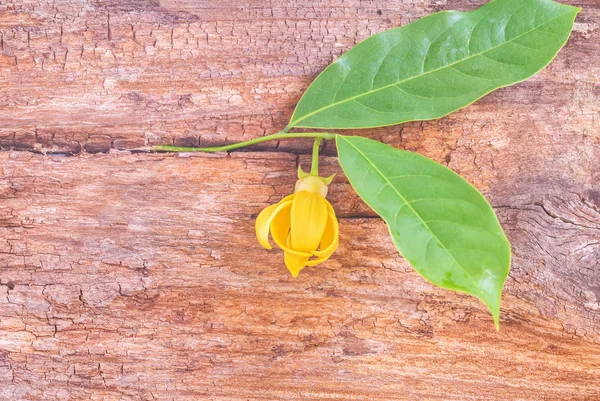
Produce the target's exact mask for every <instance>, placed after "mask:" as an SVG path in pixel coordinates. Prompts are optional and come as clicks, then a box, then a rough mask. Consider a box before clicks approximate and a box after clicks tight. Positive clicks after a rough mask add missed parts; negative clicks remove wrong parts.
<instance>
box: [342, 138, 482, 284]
mask: <svg viewBox="0 0 600 401" xmlns="http://www.w3.org/2000/svg"><path fill="white" fill-rule="evenodd" d="M337 138H339V139H342V140H344V141H346V143H348V144H349V145H350V146H352V147H353V148H354V149H356V151H357V152H358V153H359V154H360V155H361V156H362V157H363V158H364V159H365V160H366V161H367V162H368V163H369V164H370V165H371V166H372V167H373V168H374V169H375V171H376V172H377V173H378V174H379V175H380V176H381V177H382V178H383V179H384V180H385V182H387V184H388V185H389V186H390V187H392V188H393V189H394V191H395V192H396V194H398V196H399V197H400V199H402V201H403V202H404V203H405V204H406V205H407V206H408V207H409V208H410V210H411V211H412V212H413V213H414V215H415V216H417V218H418V219H419V220H420V221H421V223H423V226H425V228H427V231H429V233H430V234H431V236H432V237H433V238H435V240H436V241H437V242H438V244H440V246H441V247H442V248H444V250H445V251H446V252H447V253H448V255H450V257H451V258H452V259H453V260H454V262H455V263H456V265H457V266H458V267H460V268H461V269H462V271H464V272H465V273H466V274H467V275H468V276H469V278H470V279H471V284H472V285H476V283H477V281H476V280H475V278H474V277H473V276H472V275H471V274H470V273H469V272H468V271H467V270H466V269H465V268H464V267H463V265H461V264H460V262H459V261H458V260H457V259H456V257H455V256H454V255H453V254H452V252H450V250H449V249H448V248H447V247H446V245H444V243H443V242H442V241H441V240H440V239H439V238H438V237H437V235H435V233H434V232H433V230H432V229H431V227H429V225H428V224H427V223H426V222H425V220H423V218H422V217H421V216H420V215H419V213H417V211H416V210H415V209H414V208H413V207H412V205H411V204H410V203H409V202H408V200H407V199H406V198H405V197H404V196H402V194H401V193H400V192H399V191H398V189H397V188H396V187H395V186H394V185H392V183H391V182H390V180H388V179H387V177H386V176H385V175H384V174H383V173H382V172H381V170H379V169H378V168H377V166H376V165H375V164H374V163H373V162H372V161H371V159H369V158H368V157H367V155H366V154H364V152H363V151H361V150H360V149H359V148H357V147H356V146H355V145H354V144H353V143H352V142H350V141H349V140H347V139H346V138H345V137H344V136H343V135H337ZM388 224H389V223H388Z"/></svg>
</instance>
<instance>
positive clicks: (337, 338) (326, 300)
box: [0, 0, 600, 401]
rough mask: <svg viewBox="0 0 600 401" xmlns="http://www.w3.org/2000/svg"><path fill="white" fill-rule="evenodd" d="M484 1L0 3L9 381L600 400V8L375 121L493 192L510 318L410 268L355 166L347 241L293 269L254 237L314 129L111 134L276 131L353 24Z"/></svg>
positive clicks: (34, 390) (154, 389) (5, 393)
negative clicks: (430, 113) (548, 43)
mask: <svg viewBox="0 0 600 401" xmlns="http://www.w3.org/2000/svg"><path fill="white" fill-rule="evenodd" d="M483 2H484V1H483V0H481V1H480V0H477V1H467V0H449V1H434V0H418V1H392V0H389V1H385V0H377V1H361V0H347V1H344V2H342V1H311V0H297V1H282V2H276V3H269V4H267V3H265V2H263V1H258V0H252V1H247V2H244V4H240V3H239V2H236V1H233V0H227V1H202V2H196V1H188V0H178V1H173V0H168V1H161V2H160V3H159V2H156V1H144V0H135V1H132V0H128V1H124V2H118V1H93V2H83V1H80V0H75V1H63V0H59V1H53V2H46V1H42V2H40V1H32V2H24V1H8V2H2V3H0V147H1V148H2V149H9V150H10V149H12V150H15V151H16V152H3V153H0V160H1V161H0V163H1V164H2V167H3V170H2V177H1V178H0V198H1V202H0V233H1V234H0V239H2V241H0V261H1V262H0V263H1V265H0V399H1V400H4V399H6V400H22V399H27V400H54V399H56V400H66V399H75V400H79V399H92V400H99V399H105V400H113V399H114V400H154V399H158V400H171V399H176V400H204V399H206V400H209V399H210V400H240V401H241V400H259V399H263V400H273V399H285V400H293V399H361V400H362V399H372V400H391V399H393V400H403V399H405V400H415V399H419V400H420V399H423V400H482V401H483V400H486V401H488V400H542V399H543V400H578V401H580V400H590V401H592V400H593V401H595V400H597V399H600V385H599V384H598V377H599V376H600V368H599V366H600V357H599V355H600V352H599V351H600V350H599V347H600V303H599V302H600V301H599V300H600V264H599V260H600V188H599V185H598V183H599V182H600V170H599V169H598V168H597V166H598V162H599V160H600V129H599V128H598V127H599V121H598V116H599V115H600V100H599V97H600V85H599V81H598V77H599V76H600V29H599V26H600V1H598V0H587V1H579V2H571V1H567V2H568V3H571V4H574V5H579V6H582V7H583V8H584V10H583V12H582V13H581V15H580V16H579V17H578V18H577V21H576V24H575V32H574V34H573V36H572V38H571V39H570V41H569V43H568V44H567V46H566V47H565V48H564V49H563V50H562V51H561V53H560V54H559V56H558V58H557V59H556V60H555V61H554V62H553V63H552V64H551V65H550V66H549V67H548V68H547V69H545V70H544V71H543V72H542V73H540V74H539V75H537V76H536V77H534V78H533V79H531V80H528V81H526V82H524V83H521V84H518V85H516V86H513V87H510V88H505V89H502V90H500V91H497V92H495V93H494V94H492V95H489V96H487V97H485V98H484V99H482V100H480V101H479V102H477V103H475V104H474V105H472V106H469V107H467V108H465V109H464V110H461V111H459V112H457V113H455V114H453V115H450V116H448V117H446V118H443V119H440V120H437V121H430V122H422V123H421V122H417V123H408V124H404V125H402V126H398V127H390V128H385V129H378V130H370V131H365V132H361V134H366V135H368V136H370V137H372V138H374V139H379V140H382V141H384V142H386V143H389V144H393V145H396V146H399V147H401V148H404V149H408V150H413V151H418V152H420V153H422V154H424V155H426V156H429V157H431V158H433V159H435V160H437V161H439V162H441V163H445V164H447V165H448V166H449V167H451V168H452V169H454V170H455V171H457V172H459V173H460V174H462V175H463V176H465V177H466V178H467V179H469V180H470V181H471V182H473V183H474V184H475V185H476V186H477V187H478V188H479V189H481V190H482V191H484V193H485V194H486V196H487V197H488V199H490V200H491V202H492V204H493V205H494V206H495V207H496V211H497V212H498V214H499V216H500V219H501V222H502V224H503V226H504V227H505V229H506V231H507V233H508V235H509V237H510V239H511V242H512V244H513V254H514V255H513V265H512V272H511V275H510V277H509V279H508V282H507V286H506V295H505V297H504V298H503V304H502V316H501V318H502V322H501V325H502V331H501V332H500V333H496V332H495V331H494V330H493V326H492V324H491V318H490V317H489V316H488V314H487V312H486V311H485V309H484V307H483V306H482V305H481V304H480V303H479V302H478V301H476V300H474V299H472V298H469V297H467V296H464V295H459V294H455V293H452V292H449V291H444V290H439V289H435V288H433V287H432V286H431V285H429V284H428V283H427V282H425V281H424V280H423V279H421V278H420V277H419V276H418V275H417V274H416V273H414V272H413V271H412V269H411V268H410V267H409V266H408V265H407V264H406V263H405V262H404V261H403V260H402V259H401V258H400V257H399V256H398V254H397V252H396V251H395V249H394V247H393V246H392V244H391V242H390V241H389V239H388V237H387V230H386V228H385V226H384V224H383V223H382V222H381V221H380V220H378V219H376V218H373V217H374V215H373V213H372V212H371V211H369V210H368V208H366V207H365V205H363V204H362V203H361V202H360V201H359V200H358V199H357V197H356V196H355V195H354V194H353V193H352V191H351V190H350V188H349V187H348V184H347V182H346V181H345V180H344V177H343V176H341V175H340V176H339V177H338V178H337V179H336V181H335V183H334V185H333V186H332V188H331V196H330V199H331V200H332V202H333V204H334V207H335V208H336V210H337V211H338V214H339V215H340V216H341V217H342V218H341V226H342V244H341V246H340V250H339V251H338V252H337V253H336V255H335V256H334V258H332V259H331V260H330V261H328V262H327V263H326V264H324V265H322V266H320V267H318V268H314V269H308V270H306V271H305V272H303V273H302V274H301V275H300V277H299V278H298V279H296V280H292V279H291V278H290V277H289V276H288V274H287V273H286V271H285V268H284V267H283V263H282V260H281V254H280V253H278V252H276V251H274V252H271V253H269V252H266V251H264V250H262V249H261V248H260V247H259V246H258V245H257V244H256V241H255V240H254V238H253V217H254V216H255V215H256V214H257V213H258V212H259V211H260V210H261V208H262V207H264V206H265V205H266V204H268V203H272V202H275V201H278V200H279V199H280V198H281V197H282V196H284V195H285V194H287V193H289V192H290V191H291V189H292V187H293V182H294V173H295V168H296V165H297V163H298V162H301V163H303V164H305V163H307V160H306V159H305V157H304V156H302V155H301V154H303V153H307V152H308V150H309V149H310V141H292V142H282V143H279V144H277V143H275V144H266V145H264V146H262V147H259V148H255V149H253V150H269V151H277V152H278V153H273V152H269V153H257V152H247V153H236V154H232V155H230V156H224V155H213V156H206V155H204V156H202V155H193V156H189V155H188V156H174V155H156V154H154V155H147V154H130V153H129V152H116V153H115V152H114V150H113V149H131V148H135V147H138V146H141V145H146V144H153V143H169V142H172V143H176V144H182V145H197V144H199V143H200V144H206V145H208V144H222V143H227V142H233V141H238V140H243V139H250V138H252V137H255V136H259V135H264V134H266V133H272V132H276V131H278V130H279V129H281V128H282V127H283V126H284V125H285V124H286V122H287V120H288V119H289V117H290V115H291V112H292V109H293V107H294V105H295V103H296V102H297V100H298V99H299V97H300V96H301V93H302V91H303V90H305V89H306V87H307V86H308V84H309V83H310V81H311V80H312V79H313V78H314V76H315V75H316V74H317V73H318V72H319V71H321V70H322V68H324V67H325V66H326V65H327V64H328V63H330V62H331V60H332V59H334V58H335V57H337V56H338V55H340V54H341V53H343V52H344V51H345V50H347V49H348V48H349V47H351V46H352V45H353V44H354V43H356V42H357V41H358V40H361V39H363V38H365V37H366V36H368V35H370V34H372V33H375V32H378V31H380V30H383V29H386V28H390V27H393V26H398V25H400V24H405V23H408V22H411V21H413V20H414V19H416V18H419V17H421V16H424V15H426V14H429V13H431V12H433V11H438V10H441V9H459V10H470V9H473V8H474V7H476V6H478V5H480V4H482V3H483ZM111 150H112V151H111ZM30 151H33V152H36V153H37V154H34V153H30ZM109 151H111V153H109V154H107V155H96V156H93V155H90V153H99V152H109ZM40 153H42V154H52V153H56V154H68V155H77V156H76V157H59V156H43V155H41V154H40ZM324 153H326V154H328V155H332V156H335V150H334V148H333V147H332V146H331V144H329V143H328V144H325V146H324ZM297 154H300V156H296V155H297ZM323 162H324V163H325V166H326V167H325V171H326V172H331V173H333V172H339V167H337V165H336V161H335V157H331V158H325V160H324V161H323ZM242 252H243V253H242Z"/></svg>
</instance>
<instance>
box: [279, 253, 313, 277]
mask: <svg viewBox="0 0 600 401" xmlns="http://www.w3.org/2000/svg"><path fill="white" fill-rule="evenodd" d="M283 260H284V261H285V265H286V267H287V268H288V270H289V271H290V273H292V276H293V277H296V276H298V273H300V270H302V269H304V266H306V262H307V261H308V256H299V255H296V254H293V253H289V252H285V254H284V257H283Z"/></svg>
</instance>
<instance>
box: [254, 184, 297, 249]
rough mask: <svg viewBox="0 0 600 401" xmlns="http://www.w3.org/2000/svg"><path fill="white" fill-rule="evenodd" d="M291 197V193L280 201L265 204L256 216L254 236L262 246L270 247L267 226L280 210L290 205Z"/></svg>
mask: <svg viewBox="0 0 600 401" xmlns="http://www.w3.org/2000/svg"><path fill="white" fill-rule="evenodd" d="M292 198H293V195H290V196H286V197H285V198H283V199H282V200H281V202H279V203H276V204H274V205H271V206H267V207H266V208H264V209H263V210H262V211H261V212H260V214H259V215H258V217H257V218H256V223H255V229H256V238H257V239H258V242H259V243H260V244H261V245H262V246H263V247H264V248H266V249H271V244H269V227H270V226H271V222H272V221H273V219H274V218H275V217H276V216H277V214H278V213H279V212H280V211H281V210H283V209H285V208H289V207H290V206H291V204H292V200H291V199H292Z"/></svg>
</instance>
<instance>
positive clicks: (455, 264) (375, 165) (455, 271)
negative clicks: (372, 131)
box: [336, 135, 510, 327]
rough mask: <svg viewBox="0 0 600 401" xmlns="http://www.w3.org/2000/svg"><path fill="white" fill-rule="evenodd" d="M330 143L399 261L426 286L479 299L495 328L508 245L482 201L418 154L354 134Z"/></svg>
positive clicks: (449, 172)
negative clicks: (380, 223) (380, 221)
mask: <svg viewBox="0 0 600 401" xmlns="http://www.w3.org/2000/svg"><path fill="white" fill-rule="evenodd" d="M336 142H337V148H338V155H339V161H340V164H341V165H342V169H343V170H344V173H345V174H346V176H347V177H348V179H349V180H350V183H351V184H352V186H353V187H354V189H355V190H356V192H357V193H358V195H360V197H361V198H362V199H363V200H364V201H365V202H366V203H367V204H368V205H369V206H370V207H371V208H372V209H373V210H374V211H375V212H377V214H379V215H380V216H381V217H382V218H383V219H384V220H385V222H386V223H387V225H388V228H389V230H390V234H391V236H392V239H393V241H394V244H395V245H396V248H398V250H399V251H400V253H401V254H402V255H403V256H404V258H405V259H406V260H407V261H408V262H409V263H410V264H411V265H412V266H413V267H414V268H415V269H416V270H417V271H418V272H419V273H420V274H421V275H422V276H423V277H425V278H426V279H428V280H429V281H431V282H432V283H434V284H436V285H438V286H440V287H444V288H448V289H452V290H457V291H462V292H466V293H467V294H471V295H474V296H476V297H477V298H479V299H481V300H482V301H483V302H484V303H485V304H486V305H487V307H488V308H489V309H490V311H491V312H492V316H493V318H494V323H495V324H496V327H497V326H498V317H499V314H500V296H501V294H502V287H503V286H504V281H505V280H506V277H507V276H508V271H509V267H510V244H509V243H508V240H507V239H506V236H505V235H504V232H503V231H502V228H501V227H500V224H499V223H498V219H497V218H496V215H495V214H494V211H493V209H492V207H491V206H490V204H489V203H488V202H487V201H486V200H485V198H484V197H483V196H482V195H481V194H480V193H479V192H478V191H477V190H476V189H475V188H474V187H473V186H471V185H470V184H469V183H468V182H467V181H465V180H464V179H463V178H462V177H460V176H459V175H458V174H456V173H454V172H453V171H452V170H450V169H448V168H446V167H444V166H442V165H441V164H438V163H436V162H434V161H432V160H430V159H428V158H426V157H423V156H421V155H419V154H416V153H412V152H407V151H403V150H398V149H395V148H393V147H391V146H388V145H385V144H382V143H380V142H377V141H373V140H370V139H366V138H363V137H359V136H342V135H338V136H337V139H336Z"/></svg>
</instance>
